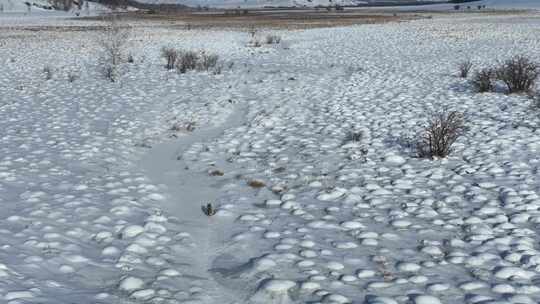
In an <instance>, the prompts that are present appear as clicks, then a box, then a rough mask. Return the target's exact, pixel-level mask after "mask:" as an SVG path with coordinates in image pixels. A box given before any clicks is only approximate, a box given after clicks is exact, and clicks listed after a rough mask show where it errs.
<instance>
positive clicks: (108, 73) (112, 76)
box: [103, 64, 118, 82]
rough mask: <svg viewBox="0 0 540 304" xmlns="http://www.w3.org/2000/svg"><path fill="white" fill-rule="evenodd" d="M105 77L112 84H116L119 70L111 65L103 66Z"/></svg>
mask: <svg viewBox="0 0 540 304" xmlns="http://www.w3.org/2000/svg"><path fill="white" fill-rule="evenodd" d="M103 76H105V78H107V79H109V80H110V81H111V82H116V79H117V78H118V68H117V67H115V66H112V65H110V64H109V65H105V66H103Z"/></svg>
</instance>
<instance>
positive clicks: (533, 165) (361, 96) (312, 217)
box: [0, 13, 540, 304]
mask: <svg viewBox="0 0 540 304" xmlns="http://www.w3.org/2000/svg"><path fill="white" fill-rule="evenodd" d="M538 17H539V16H538V15H536V14H532V13H531V14H528V15H523V14H522V15H516V16H513V15H500V16H490V15H472V14H466V15H452V16H447V17H444V16H440V17H436V18H434V19H425V20H419V21H414V22H409V23H391V24H384V25H362V26H355V27H347V28H331V29H313V30H304V31H283V32H279V33H278V34H279V35H281V36H282V38H283V43H282V44H281V45H277V46H272V47H270V46H263V47H261V48H251V47H248V46H247V44H248V40H249V35H248V34H247V33H245V32H236V31H198V30H192V31H182V30H179V29H175V28H174V27H168V26H167V25H165V24H161V25H156V24H140V23H139V24H133V26H134V30H133V31H132V36H131V43H130V46H129V53H131V54H132V56H133V57H134V59H135V63H133V64H128V63H126V64H125V65H124V66H123V76H122V77H121V78H120V80H119V81H118V82H117V83H111V82H108V81H106V80H105V79H103V77H102V75H101V74H100V72H99V68H98V63H97V57H98V56H97V55H96V54H97V53H98V50H97V44H96V40H97V36H98V32H96V31H91V30H90V29H91V28H92V27H89V26H90V25H96V24H95V23H90V22H88V23H79V25H83V26H84V27H83V28H79V29H77V28H74V27H73V25H74V24H77V22H79V21H73V20H71V21H68V20H65V21H60V20H57V19H39V22H38V23H40V24H41V25H55V26H62V25H69V27H66V28H65V29H66V30H58V28H50V29H49V30H43V31H36V28H32V30H23V29H22V28H18V29H17V28H8V27H6V25H7V26H9V25H10V24H9V22H6V21H5V20H4V21H2V22H0V24H1V25H2V27H3V28H2V29H1V30H0V46H1V47H0V58H1V59H0V64H1V69H0V96H1V97H0V117H1V119H0V130H2V131H1V133H0V203H1V204H2V207H3V212H2V215H1V219H2V221H1V222H0V244H1V246H0V299H1V302H3V303H10V304H15V303H47V304H48V303H51V304H52V303H54V304H58V303H100V304H105V303H111V304H113V303H114V304H116V303H204V304H206V303H208V304H210V303H253V304H262V303H265V304H269V303H276V304H277V303H279V304H286V303H320V302H322V303H368V304H375V303H378V304H381V303H385V304H393V303H400V304H402V303H419V304H424V303H429V304H437V303H445V304H458V303H460V304H461V303H467V304H469V303H470V304H472V303H478V304H479V303H482V304H486V303H522V304H528V303H538V302H539V301H540V287H539V285H540V252H539V250H540V247H539V244H538V242H539V237H538V235H537V231H538V229H539V226H538V225H539V223H540V198H539V197H538V191H539V180H538V178H539V173H538V172H539V171H538V170H539V167H540V160H539V158H538V155H539V154H538V152H539V149H540V131H539V130H538V129H537V125H538V123H539V121H538V112H535V111H536V110H532V109H531V108H530V102H529V100H528V99H527V98H525V97H522V96H508V95H504V94H500V93H488V94H476V93H474V92H473V90H472V88H471V87H470V85H469V83H468V82H467V81H466V80H462V79H460V78H458V77H456V65H457V63H458V62H460V61H462V60H463V59H466V58H470V59H471V60H473V61H474V63H475V64H476V67H481V66H485V65H489V64H493V63H495V62H496V61H497V60H502V59H505V58H507V57H509V56H512V55H515V54H529V55H530V56H532V57H533V58H534V59H536V60H540V56H539V55H538V54H540V53H539V51H540V42H539V41H538V39H537V37H538V30H539V29H540V19H538ZM25 20H26V19H25ZM518 21H519V22H518ZM19 25H20V26H22V25H24V24H19ZM68 29H69V30H68ZM261 35H262V34H261ZM164 45H172V46H177V47H182V48H193V49H206V50H208V51H210V52H214V53H217V54H219V55H220V57H221V58H222V59H223V60H225V61H226V62H227V63H229V62H232V63H234V65H233V66H232V67H229V65H228V64H226V68H225V69H224V70H223V73H222V74H221V75H213V74H211V73H204V72H192V73H188V74H184V75H179V74H177V73H175V72H167V71H165V69H164V68H163V62H161V61H160V59H159V50H160V48H161V47H162V46H164ZM46 65H48V66H50V67H51V68H52V69H53V77H52V79H50V80H46V79H45V75H44V73H43V68H44V66H46ZM68 74H72V75H77V78H78V79H76V80H75V81H74V82H72V83H70V82H69V81H68V80H67V78H68ZM443 107H448V108H450V109H456V110H460V111H464V112H465V113H466V117H467V127H468V131H467V134H466V136H465V137H463V138H461V139H460V141H459V142H458V144H457V145H456V151H455V153H453V154H452V155H451V157H449V158H448V159H444V160H438V161H430V160H422V159H418V158H415V157H414V153H413V151H411V150H410V148H409V147H408V146H407V145H406V140H405V139H407V138H410V137H412V136H413V135H414V134H415V133H416V132H418V131H419V130H420V128H421V125H422V124H423V122H424V121H425V119H426V113H427V112H429V111H430V110H437V109H441V108H443ZM193 126H194V127H195V129H194V131H189V130H188V129H190V130H191V127H193ZM350 131H361V132H363V137H362V140H361V141H360V142H358V143H346V142H345V141H344V139H345V138H346V136H347V134H348V133H349V132H350ZM252 181H259V182H262V183H263V184H264V186H263V187H261V188H254V187H251V186H249V185H248V183H250V182H252ZM208 202H212V203H214V204H215V205H216V206H218V212H217V214H216V215H215V216H213V217H206V216H205V215H203V213H202V212H201V208H200V206H201V205H203V204H206V203H208Z"/></svg>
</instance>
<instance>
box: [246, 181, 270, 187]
mask: <svg viewBox="0 0 540 304" xmlns="http://www.w3.org/2000/svg"><path fill="white" fill-rule="evenodd" d="M247 184H248V186H250V187H252V188H262V187H264V186H266V184H265V183H264V182H263V181H261V180H257V179H253V180H250V181H248V183H247Z"/></svg>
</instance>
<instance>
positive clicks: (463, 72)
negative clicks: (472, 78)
mask: <svg viewBox="0 0 540 304" xmlns="http://www.w3.org/2000/svg"><path fill="white" fill-rule="evenodd" d="M472 66H473V64H472V62H471V61H470V60H466V61H463V62H461V63H460V64H459V65H458V68H459V76H460V77H461V78H467V76H469V71H470V70H471V68H472Z"/></svg>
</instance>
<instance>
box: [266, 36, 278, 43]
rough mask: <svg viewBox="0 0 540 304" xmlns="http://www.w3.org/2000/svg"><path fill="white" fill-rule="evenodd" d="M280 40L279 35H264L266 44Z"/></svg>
mask: <svg viewBox="0 0 540 304" xmlns="http://www.w3.org/2000/svg"><path fill="white" fill-rule="evenodd" d="M280 42H281V36H278V35H268V36H266V44H279V43H280Z"/></svg>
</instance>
